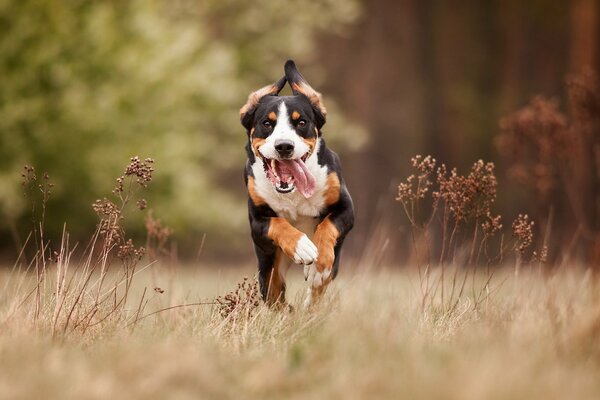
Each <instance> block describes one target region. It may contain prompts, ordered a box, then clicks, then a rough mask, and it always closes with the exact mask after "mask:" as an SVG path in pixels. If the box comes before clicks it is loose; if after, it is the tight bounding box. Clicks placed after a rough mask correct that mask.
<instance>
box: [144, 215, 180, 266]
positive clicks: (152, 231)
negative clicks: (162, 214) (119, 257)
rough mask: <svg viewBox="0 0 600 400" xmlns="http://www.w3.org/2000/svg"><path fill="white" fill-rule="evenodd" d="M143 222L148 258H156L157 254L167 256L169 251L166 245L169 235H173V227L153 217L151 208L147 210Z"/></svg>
mask: <svg viewBox="0 0 600 400" xmlns="http://www.w3.org/2000/svg"><path fill="white" fill-rule="evenodd" d="M145 224H146V243H147V244H148V255H149V257H150V259H156V258H157V257H159V256H165V257H166V256H168V255H169V251H168V250H167V247H166V245H167V242H168V240H169V238H170V237H171V235H173V229H171V228H169V227H168V226H165V225H163V223H162V222H161V221H160V220H159V219H157V218H154V214H153V213H152V210H150V211H149V212H148V215H147V216H146V220H145Z"/></svg>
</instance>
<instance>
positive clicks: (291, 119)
mask: <svg viewBox="0 0 600 400" xmlns="http://www.w3.org/2000/svg"><path fill="white" fill-rule="evenodd" d="M318 134H319V130H318V128H317V123H316V121H315V115H314V112H313V110H312V106H311V104H310V102H309V101H308V99H307V98H306V97H304V96H301V95H299V96H290V97H278V96H277V97H275V96H269V97H267V98H265V99H263V101H261V103H260V104H259V105H258V107H257V109H256V111H255V117H254V121H253V124H252V127H251V128H250V144H251V148H252V152H253V153H254V155H255V156H256V157H258V158H259V159H261V160H262V162H263V164H264V168H265V171H266V172H267V176H268V177H269V179H270V180H271V183H272V184H273V187H274V188H275V190H277V191H278V192H279V193H290V192H292V191H293V190H294V189H296V187H298V189H299V190H300V191H301V192H302V191H306V189H310V188H307V186H310V184H311V182H309V180H310V179H309V177H307V173H306V171H305V169H306V166H305V162H306V159H307V158H308V157H310V156H311V155H312V154H313V153H314V150H315V146H316V144H317V138H318ZM305 178H306V179H305Z"/></svg>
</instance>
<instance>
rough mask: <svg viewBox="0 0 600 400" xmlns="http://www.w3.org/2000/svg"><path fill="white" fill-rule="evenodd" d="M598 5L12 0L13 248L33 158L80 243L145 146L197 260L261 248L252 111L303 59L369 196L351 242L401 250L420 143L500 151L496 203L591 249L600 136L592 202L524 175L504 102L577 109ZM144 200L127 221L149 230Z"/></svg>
mask: <svg viewBox="0 0 600 400" xmlns="http://www.w3.org/2000/svg"><path fill="white" fill-rule="evenodd" d="M599 12H600V7H599V5H598V2H597V1H596V0H571V1H567V0H526V1H517V0H508V1H506V0H503V1H500V0H493V1H484V2H482V1H478V0H463V1H461V2H447V1H446V2H444V1H422V0H402V1H397V0H373V1H359V0H318V1H311V2H301V1H286V2H281V1H279V2H278V1H268V0H255V1H252V2H248V1H233V0H206V1H185V0H171V1H158V0H157V1H150V0H147V1H135V0H130V1H96V2H89V1H83V0H80V1H75V0H74V1H69V2H65V1H60V0H43V1H40V0H19V1H16V0H13V1H10V0H0V214H1V216H0V251H1V252H2V254H4V257H14V254H16V249H17V248H18V247H19V243H20V242H22V241H23V238H24V237H25V236H26V235H27V232H28V231H29V230H31V222H30V213H29V211H30V210H29V203H28V201H27V199H25V198H24V196H23V187H22V186H21V184H20V182H21V172H22V168H23V165H25V164H29V165H33V166H35V167H36V170H37V171H38V173H41V172H43V171H47V172H48V173H49V174H50V177H51V179H52V181H53V183H54V184H55V187H54V188H53V193H52V196H51V198H50V201H49V204H48V208H49V211H48V213H47V227H48V232H49V234H50V235H52V236H54V237H57V236H58V235H59V234H60V232H61V230H62V227H63V222H66V223H67V227H68V230H69V231H70V232H71V233H72V235H73V237H74V238H72V241H75V240H77V239H78V240H85V239H86V238H88V237H89V235H90V234H91V232H92V231H93V230H94V228H95V225H96V223H97V218H96V215H95V214H94V212H93V211H92V209H91V204H92V203H93V201H94V200H96V199H98V198H102V197H103V196H108V195H109V194H110V191H111V190H112V188H113V187H114V185H115V181H114V179H115V178H116V177H118V176H119V175H121V174H122V170H123V167H124V165H126V164H127V162H128V160H129V157H131V156H133V155H139V156H140V157H142V158H144V157H152V158H154V159H155V168H156V175H155V179H154V181H153V182H152V184H151V186H150V190H149V192H148V193H149V194H148V195H147V196H146V197H147V199H148V203H149V208H151V209H153V212H154V215H155V216H156V217H158V218H160V219H161V220H162V221H163V222H164V223H165V224H166V225H169V226H170V227H172V228H173V229H174V232H175V240H176V241H177V243H178V246H179V248H178V252H179V256H180V257H181V258H189V257H194V256H195V255H196V254H197V252H198V250H199V248H200V246H201V244H202V252H203V254H204V257H206V258H217V257H218V258H219V259H221V260H224V259H227V260H236V259H244V260H249V258H248V257H251V254H252V247H251V242H250V237H249V234H248V233H249V230H248V223H247V217H246V195H245V187H244V184H243V179H242V170H243V166H244V162H245V152H244V149H243V147H244V145H245V142H246V134H245V132H244V129H243V128H242V127H241V125H240V124H239V119H238V110H239V108H240V106H241V105H242V104H243V103H244V102H245V99H246V97H247V95H248V93H249V92H250V91H252V90H254V89H257V88H259V87H261V86H264V85H266V84H268V83H271V82H273V81H275V80H276V79H277V78H279V77H280V76H281V75H282V73H283V63H284V62H285V60H286V59H287V58H294V59H295V60H296V63H297V64H298V65H299V68H300V70H301V71H302V72H303V74H304V76H305V77H307V79H308V81H309V82H310V83H311V84H312V86H313V87H315V88H316V89H317V90H319V91H321V92H322V93H323V95H324V101H325V104H326V106H327V107H328V110H329V116H330V118H329V120H328V123H327V124H326V125H325V127H324V134H325V137H326V138H328V143H329V144H330V146H331V147H333V148H334V149H335V150H336V151H337V152H338V153H339V154H340V156H341V158H342V163H343V165H344V172H345V178H346V180H347V184H348V186H349V189H350V191H351V194H352V195H353V197H354V199H355V207H356V213H357V223H356V226H355V230H354V231H353V232H352V234H351V236H350V237H349V240H348V242H349V243H351V244H349V245H347V246H346V254H348V255H349V256H353V257H362V256H364V255H365V249H371V250H372V249H375V250H374V251H377V252H382V251H384V250H385V254H386V256H387V257H394V258H395V257H399V256H402V255H404V253H405V252H406V251H405V250H406V246H404V245H403V243H406V242H407V241H408V240H409V237H408V233H407V225H406V221H405V220H404V219H403V218H402V212H401V207H400V206H399V204H398V203H397V202H395V200H394V199H395V197H396V191H397V185H398V183H399V182H400V181H401V180H403V179H404V178H405V177H406V176H407V175H408V174H409V173H410V172H409V167H410V157H411V156H412V155H414V154H431V155H433V156H434V157H436V158H437V159H438V160H439V161H442V162H445V163H447V164H449V165H451V166H457V167H458V168H459V171H462V172H465V170H466V169H467V168H468V167H469V166H470V165H471V164H473V162H475V161H477V160H478V159H480V158H481V159H484V160H486V161H494V162H496V165H497V175H498V178H499V181H500V185H499V201H498V207H497V208H498V212H502V213H504V214H505V215H506V216H507V218H508V219H509V220H511V219H512V218H514V216H515V215H516V214H517V213H519V212H527V213H529V214H530V215H532V216H533V217H534V218H537V219H538V220H541V224H539V228H540V229H544V224H547V223H548V219H549V217H548V216H549V215H552V218H551V219H552V220H553V221H554V227H553V230H552V232H553V236H554V238H555V239H554V240H556V241H562V242H568V241H575V242H580V241H581V243H582V246H584V247H583V248H584V250H583V251H582V256H583V257H588V256H589V255H588V254H587V253H586V251H585V248H587V247H589V245H590V244H591V243H594V242H595V241H596V235H595V232H596V231H597V230H598V225H599V224H598V221H597V220H598V214H599V213H597V212H596V210H597V208H598V200H597V199H596V197H597V195H598V192H599V190H598V179H597V163H595V160H596V158H597V157H596V156H595V153H594V152H595V151H596V148H597V146H596V142H595V141H594V140H591V141H588V142H586V143H587V145H586V146H584V147H585V148H587V149H589V150H590V151H591V153H592V154H590V155H589V157H588V158H589V160H588V159H586V160H587V162H588V164H586V165H587V171H588V175H591V176H590V177H588V178H587V180H586V181H585V182H583V181H582V183H581V187H576V188H574V189H573V191H576V192H578V193H585V194H587V197H586V198H585V199H583V196H582V200H581V201H579V202H577V201H574V200H573V199H572V197H573V196H571V197H569V196H568V193H566V191H565V190H561V183H560V182H558V181H557V182H558V183H556V184H555V185H554V186H553V189H552V190H546V191H545V192H544V193H540V192H538V191H536V190H534V189H531V190H530V188H529V187H528V186H527V185H525V184H523V182H520V181H519V180H517V179H514V176H513V175H511V174H510V173H509V172H510V170H511V165H512V164H511V160H510V158H504V157H502V156H501V153H502V152H499V151H498V147H497V146H496V145H495V143H497V142H498V140H497V137H498V136H499V135H500V134H501V131H502V130H501V128H500V120H501V119H502V118H503V117H505V116H507V115H511V114H512V113H514V112H515V111H517V110H518V109H521V108H522V107H524V106H526V105H527V104H528V103H529V101H530V100H531V99H532V98H533V97H534V96H535V95H543V96H547V97H551V98H555V99H556V101H557V103H553V104H555V109H552V111H553V112H555V113H556V115H558V116H559V117H560V118H563V116H564V118H566V119H569V118H571V117H572V115H576V113H573V110H570V107H571V108H572V106H573V104H574V103H573V101H572V99H571V101H570V100H569V98H570V97H569V89H568V88H569V85H567V84H566V81H565V79H566V78H567V76H568V75H569V74H571V73H580V72H581V71H588V73H589V71H592V73H593V72H594V71H596V70H597V54H598V50H599V46H600V43H599V41H598V39H599V31H598V26H597V25H598V17H599ZM585 68H587V69H585ZM586 76H588V75H586ZM588 78H589V79H588V80H587V81H585V82H584V83H583V84H582V85H583V86H584V87H588V88H589V87H592V86H593V85H594V82H595V81H594V80H593V78H590V77H589V76H588ZM590 82H591V83H590ZM586 85H587V86H586ZM593 87H595V86H593ZM592 100H593V99H592ZM594 101H595V100H594ZM586 104H587V103H586ZM594 104H595V103H594ZM590 107H592V108H591V109H593V107H595V106H590ZM566 125H568V126H572V125H573V124H571V123H570V122H567V123H565V126H566ZM586 126H587V125H586ZM564 129H567V128H564ZM569 129H571V128H569ZM586 129H587V128H586ZM590 129H591V131H589V132H591V136H590V137H592V138H595V137H597V136H598V131H597V125H594V126H592V128H590ZM586 132H587V131H586ZM589 132H588V133H589ZM586 134H587V133H586ZM571 156H573V157H575V158H578V159H580V158H581V157H576V153H571ZM533 157H535V154H534V156H533ZM573 157H572V158H573ZM550 158H552V157H550ZM563 161H564V160H563ZM545 162H546V164H548V165H549V163H550V162H551V160H550V161H548V160H546V161H545ZM584 167H585V166H584ZM558 168H560V165H558ZM582 168H583V167H582ZM559 172H560V171H554V173H556V174H559ZM563 179H564V178H563ZM575 181H576V182H579V180H575ZM530 186H531V185H530ZM579 189H581V190H579ZM567 198H568V200H565V199H567ZM143 216H144V213H139V212H138V215H137V217H136V218H134V219H132V220H130V221H129V223H130V228H129V229H130V230H129V232H130V233H132V234H134V235H137V237H138V238H139V240H140V241H143V237H144V232H143ZM372 251H373V250H372Z"/></svg>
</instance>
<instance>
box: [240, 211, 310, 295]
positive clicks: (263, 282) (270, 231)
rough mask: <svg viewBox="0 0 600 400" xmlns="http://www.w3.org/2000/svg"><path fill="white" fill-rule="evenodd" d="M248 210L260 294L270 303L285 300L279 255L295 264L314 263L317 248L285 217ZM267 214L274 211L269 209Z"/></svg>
mask: <svg viewBox="0 0 600 400" xmlns="http://www.w3.org/2000/svg"><path fill="white" fill-rule="evenodd" d="M250 211H251V212H250V226H251V230H252V239H253V241H254V246H255V250H256V256H257V258H258V270H259V279H258V280H259V284H260V290H261V294H262V297H263V299H264V300H265V301H266V302H267V303H268V304H271V305H272V304H276V303H285V277H284V271H282V270H280V268H279V265H280V263H281V261H283V260H281V257H282V256H283V254H285V255H286V256H287V257H289V258H290V259H292V260H293V261H294V262H296V263H298V264H308V263H314V262H315V259H316V258H317V255H318V252H317V247H316V246H315V245H314V244H313V242H311V241H310V239H308V237H307V236H306V235H305V234H304V233H302V232H300V231H299V230H297V229H296V228H294V227H293V226H291V225H290V223H289V222H288V221H287V220H286V219H284V218H280V217H275V216H267V215H265V214H266V212H265V213H260V212H257V211H258V210H257V209H255V208H252V207H251V209H250ZM253 211H254V212H253ZM268 213H269V214H272V215H273V214H274V213H273V212H272V211H270V210H268ZM282 253H283V254H282Z"/></svg>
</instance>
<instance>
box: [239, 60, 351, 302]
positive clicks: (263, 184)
mask: <svg viewBox="0 0 600 400" xmlns="http://www.w3.org/2000/svg"><path fill="white" fill-rule="evenodd" d="M284 70H285V76H283V77H282V78H281V79H280V80H278V81H277V82H276V83H274V84H272V85H268V86H265V87H263V88H262V89H259V90H257V91H255V92H253V93H251V94H250V96H249V97H248V101H247V102H246V104H245V105H244V106H243V107H242V108H241V110H240V120H241V123H242V125H243V126H244V128H246V131H247V134H248V143H247V145H246V151H247V153H248V160H247V162H246V168H245V182H246V186H247V189H248V197H249V198H248V213H249V219H250V229H251V232H252V240H253V242H254V248H255V251H256V257H257V259H258V271H259V285H260V291H261V295H262V298H263V299H264V301H265V302H266V303H267V304H269V305H286V300H285V287H286V285H285V275H286V272H287V270H288V268H289V266H290V265H291V264H292V262H293V263H296V264H301V265H304V277H305V279H306V281H307V282H308V284H309V296H308V298H307V300H308V303H309V304H313V303H314V302H315V301H317V300H318V299H319V298H320V297H321V296H322V294H323V293H324V292H325V289H326V288H327V285H328V284H329V283H330V282H331V281H332V280H333V279H334V278H335V277H336V275H337V272H338V269H339V265H340V255H341V249H342V245H343V243H344V238H345V237H346V235H347V234H348V232H349V231H350V230H351V229H352V226H353V224H354V210H353V205H352V199H351V197H350V194H349V193H348V190H347V188H346V185H345V183H344V179H343V178H342V169H341V164H340V159H339V157H338V155H337V154H336V153H334V152H333V151H332V150H330V149H329V148H327V146H326V145H325V140H324V139H323V133H322V131H321V128H322V127H323V125H324V124H325V121H326V115H327V111H326V109H325V106H324V105H323V102H322V100H321V94H320V93H318V92H316V91H315V90H314V89H313V88H312V87H311V86H310V85H309V84H308V82H307V81H306V80H305V79H304V78H303V77H302V75H301V74H300V72H299V71H298V69H297V68H296V65H295V63H294V62H293V61H292V60H289V61H287V62H286V64H285V67H284ZM286 82H287V83H289V85H290V87H291V89H292V96H279V92H281V90H282V89H283V88H284V86H285V84H286Z"/></svg>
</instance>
